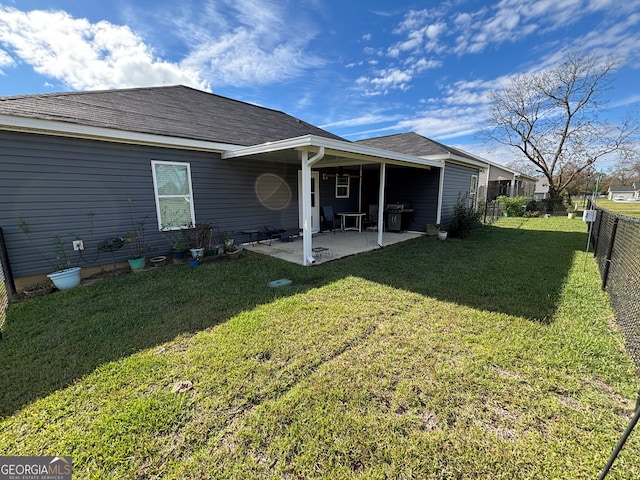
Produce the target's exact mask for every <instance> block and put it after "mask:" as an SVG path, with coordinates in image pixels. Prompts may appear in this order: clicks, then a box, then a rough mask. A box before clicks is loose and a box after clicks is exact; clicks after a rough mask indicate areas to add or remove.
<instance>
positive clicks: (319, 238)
mask: <svg viewBox="0 0 640 480" xmlns="http://www.w3.org/2000/svg"><path fill="white" fill-rule="evenodd" d="M422 235H424V233H418V232H402V233H395V232H384V233H383V234H382V244H383V246H388V245H392V244H394V243H399V242H404V241H407V240H411V239H413V238H417V237H420V236H422ZM377 240H378V232H355V231H346V232H342V231H337V232H336V233H335V234H334V233H333V232H323V233H317V234H314V235H313V246H312V248H313V249H316V250H315V251H314V257H315V258H316V263H315V264H316V265H318V264H321V263H326V262H330V261H332V260H338V259H340V258H344V257H348V256H351V255H356V254H358V253H363V252H368V251H371V250H376V249H378V248H380V246H379V245H378V244H377ZM244 248H245V249H246V250H248V251H251V252H256V253H261V254H263V255H271V256H272V257H276V258H280V259H282V260H286V261H288V262H293V263H297V264H299V265H303V264H304V262H303V260H302V237H300V238H295V239H294V241H293V242H281V241H280V240H273V241H272V242H271V245H267V244H264V243H258V244H256V243H253V244H245V245H244ZM320 249H325V250H320Z"/></svg>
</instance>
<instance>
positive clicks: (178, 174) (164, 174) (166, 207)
mask: <svg viewBox="0 0 640 480" xmlns="http://www.w3.org/2000/svg"><path fill="white" fill-rule="evenodd" d="M151 171H152V173H153V189H154V192H155V195H156V212H157V215H158V228H159V229H160V230H177V229H179V228H183V227H186V226H187V225H189V224H194V223H195V214H194V210H193V191H192V189H191V167H190V165H189V164H188V163H182V162H159V161H155V160H153V161H152V162H151Z"/></svg>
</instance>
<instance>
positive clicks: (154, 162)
mask: <svg viewBox="0 0 640 480" xmlns="http://www.w3.org/2000/svg"><path fill="white" fill-rule="evenodd" d="M157 165H174V166H177V167H186V169H187V181H188V183H189V193H188V194H180V195H160V194H159V193H158V182H157V178H156V166H157ZM151 175H152V176H153V193H154V196H155V202H156V215H157V218H158V230H161V231H162V230H165V231H166V230H181V229H182V228H185V227H187V226H188V225H189V224H191V225H195V224H196V214H195V210H194V208H193V185H192V183H191V164H190V163H188V162H167V161H160V160H151ZM172 197H179V198H184V197H188V202H189V215H190V217H191V218H190V219H188V221H185V222H184V225H181V226H176V227H169V228H163V227H162V212H161V211H160V199H161V198H172Z"/></svg>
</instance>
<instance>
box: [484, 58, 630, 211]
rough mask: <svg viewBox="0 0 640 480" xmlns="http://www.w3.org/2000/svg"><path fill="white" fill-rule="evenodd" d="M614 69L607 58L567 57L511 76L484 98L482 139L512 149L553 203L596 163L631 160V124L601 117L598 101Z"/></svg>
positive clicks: (628, 121) (606, 87)
mask: <svg viewBox="0 0 640 480" xmlns="http://www.w3.org/2000/svg"><path fill="white" fill-rule="evenodd" d="M615 67H616V62H615V60H613V59H606V60H605V59H601V58H599V57H596V56H594V55H583V54H570V55H569V56H568V57H567V58H566V60H565V61H564V62H563V63H562V64H560V65H558V66H556V67H553V68H550V69H548V70H545V71H542V72H539V73H532V74H523V75H518V76H516V77H514V78H513V79H512V80H511V81H510V82H508V83H507V84H506V86H505V87H504V88H503V89H502V90H500V91H493V92H491V93H490V100H491V106H490V109H491V115H490V118H489V120H488V121H487V124H486V125H485V129H484V135H485V136H486V137H487V138H488V139H490V140H493V141H497V142H499V143H501V144H504V145H508V146H510V147H513V148H515V149H516V150H517V151H518V152H519V153H520V154H521V155H522V158H524V159H526V160H527V161H528V162H530V163H531V164H532V165H533V166H534V169H535V170H537V171H539V172H540V173H542V174H543V175H544V176H545V177H546V179H547V181H548V184H549V196H550V197H551V199H552V200H557V199H558V198H559V197H560V194H561V193H562V192H564V191H565V190H566V189H567V187H568V186H569V185H571V183H572V182H574V180H576V178H577V177H578V176H579V175H580V173H581V172H582V171H583V170H586V169H590V168H591V167H592V166H593V165H594V163H595V162H596V161H597V160H598V159H599V158H601V157H603V156H605V155H610V154H612V153H618V154H626V155H632V152H633V143H634V140H635V136H636V135H637V133H638V126H637V124H636V123H635V122H634V121H632V120H631V119H626V120H624V121H623V122H622V123H620V124H617V125H616V124H612V123H610V122H608V121H607V120H604V119H602V118H601V113H602V111H603V103H602V102H601V97H602V94H603V92H604V91H606V90H607V89H609V88H610V87H611V74H612V73H613V71H614V69H615Z"/></svg>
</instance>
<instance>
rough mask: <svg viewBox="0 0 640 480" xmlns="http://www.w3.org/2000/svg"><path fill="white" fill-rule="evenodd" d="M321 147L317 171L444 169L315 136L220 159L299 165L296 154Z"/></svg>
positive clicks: (435, 161)
mask: <svg viewBox="0 0 640 480" xmlns="http://www.w3.org/2000/svg"><path fill="white" fill-rule="evenodd" d="M321 147H322V148H324V149H325V156H324V158H323V160H322V161H320V162H319V164H318V165H317V166H321V167H328V166H332V165H346V164H349V163H353V164H358V163H359V164H363V163H387V164H393V165H404V166H411V167H418V168H427V169H429V168H432V167H436V168H442V167H444V161H442V160H438V159H428V158H421V157H415V156H413V155H406V154H403V153H397V152H392V151H389V150H383V149H380V148H374V147H368V146H364V145H360V144H357V143H352V142H347V141H342V140H335V139H332V138H326V137H319V136H317V135H304V136H301V137H295V138H288V139H285V140H279V141H276V142H267V143H263V144H260V145H253V146H250V147H237V148H234V149H232V150H228V151H226V152H224V153H223V154H222V158H223V159H240V158H245V159H246V158H250V159H256V160H260V159H269V160H273V159H275V158H276V157H279V158H280V159H281V161H299V158H298V155H297V152H301V151H307V152H309V153H317V152H318V151H319V149H320V148H321ZM292 152H293V153H295V156H292V155H291V153H292Z"/></svg>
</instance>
